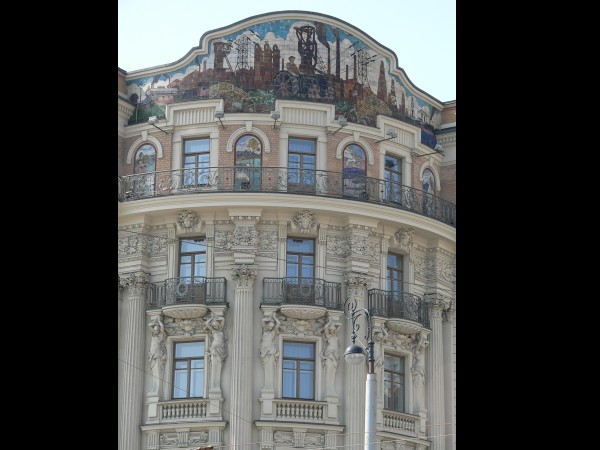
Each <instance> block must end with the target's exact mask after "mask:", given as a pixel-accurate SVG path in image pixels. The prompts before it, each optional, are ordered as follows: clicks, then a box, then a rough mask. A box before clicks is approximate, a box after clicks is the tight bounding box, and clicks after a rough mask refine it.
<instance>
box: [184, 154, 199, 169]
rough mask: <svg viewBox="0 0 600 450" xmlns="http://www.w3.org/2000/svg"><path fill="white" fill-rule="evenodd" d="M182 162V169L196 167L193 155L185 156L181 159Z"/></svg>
mask: <svg viewBox="0 0 600 450" xmlns="http://www.w3.org/2000/svg"><path fill="white" fill-rule="evenodd" d="M183 162H184V166H183V167H184V169H190V168H192V169H193V168H194V167H196V157H195V156H194V155H191V156H186V157H185V158H184V159H183Z"/></svg>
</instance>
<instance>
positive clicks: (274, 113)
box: [271, 111, 281, 120]
mask: <svg viewBox="0 0 600 450" xmlns="http://www.w3.org/2000/svg"><path fill="white" fill-rule="evenodd" d="M280 117H281V113H280V112H279V111H271V119H273V120H279V118H280Z"/></svg>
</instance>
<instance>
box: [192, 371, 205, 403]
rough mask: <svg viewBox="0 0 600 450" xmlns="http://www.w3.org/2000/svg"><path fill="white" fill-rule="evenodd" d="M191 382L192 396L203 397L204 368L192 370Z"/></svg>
mask: <svg viewBox="0 0 600 450" xmlns="http://www.w3.org/2000/svg"><path fill="white" fill-rule="evenodd" d="M190 384H191V386H190V397H202V396H203V393H204V392H203V388H204V369H193V370H192V373H191V381H190Z"/></svg>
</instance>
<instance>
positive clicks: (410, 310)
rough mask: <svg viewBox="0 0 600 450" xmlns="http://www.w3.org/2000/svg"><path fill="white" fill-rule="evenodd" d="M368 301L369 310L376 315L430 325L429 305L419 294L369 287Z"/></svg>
mask: <svg viewBox="0 0 600 450" xmlns="http://www.w3.org/2000/svg"><path fill="white" fill-rule="evenodd" d="M368 303H369V306H368V309H369V311H370V312H371V313H372V314H373V315H375V316H382V317H387V318H388V319H404V320H411V321H413V322H418V323H420V324H421V325H423V326H424V327H429V314H428V309H427V306H426V305H425V302H424V301H423V299H422V298H421V297H419V296H418V295H414V294H409V293H407V292H389V291H383V290H381V289H369V292H368Z"/></svg>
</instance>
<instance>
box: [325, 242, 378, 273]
mask: <svg viewBox="0 0 600 450" xmlns="http://www.w3.org/2000/svg"><path fill="white" fill-rule="evenodd" d="M379 247H380V245H379V242H377V241H376V240H373V239H370V238H369V237H367V236H361V235H351V236H340V235H330V236H328V237H327V256H328V257H329V258H331V260H334V261H335V260H336V259H338V260H340V261H342V260H344V259H345V258H348V257H352V258H354V259H357V260H362V261H365V262H369V263H372V264H374V265H376V266H379Z"/></svg>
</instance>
